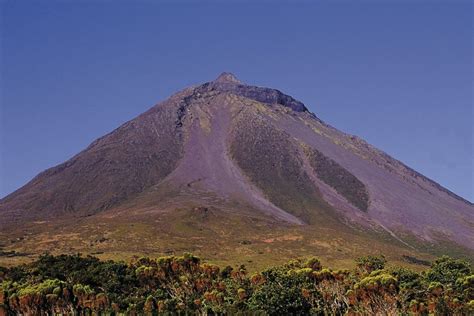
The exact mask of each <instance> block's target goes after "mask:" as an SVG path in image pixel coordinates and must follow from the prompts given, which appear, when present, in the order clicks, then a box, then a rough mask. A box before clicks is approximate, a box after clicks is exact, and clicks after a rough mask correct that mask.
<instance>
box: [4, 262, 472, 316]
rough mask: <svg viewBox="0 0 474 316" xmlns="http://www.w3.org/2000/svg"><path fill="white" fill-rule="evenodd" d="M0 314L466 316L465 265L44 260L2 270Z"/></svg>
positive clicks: (467, 272)
mask: <svg viewBox="0 0 474 316" xmlns="http://www.w3.org/2000/svg"><path fill="white" fill-rule="evenodd" d="M0 282H1V283H0V314H2V315H15V314H29V315H31V314H42V313H44V314H45V313H51V314H54V313H62V314H70V313H77V314H79V315H91V314H92V313H100V312H108V313H112V314H117V313H122V312H125V313H128V314H137V313H138V314H147V315H156V314H158V313H167V312H168V313H178V312H186V313H190V314H215V313H223V312H226V313H238V312H244V313H249V312H251V313H254V314H262V315H288V314H314V315H327V314H330V315H334V314H338V315H339V314H341V315H342V314H349V315H355V314H363V315H366V314H379V315H380V314H383V315H395V314H410V315H431V314H433V315H446V314H455V315H464V314H469V313H473V312H474V275H473V274H472V270H471V267H470V265H469V263H467V262H465V261H463V260H456V259H452V258H449V257H446V256H444V257H441V258H439V259H438V260H436V261H434V262H433V263H432V264H431V267H430V268H429V269H427V270H426V271H423V272H421V273H418V272H414V271H411V270H409V269H406V268H400V267H387V262H386V260H385V258H384V257H382V256H368V257H363V258H359V259H358V260H357V268H356V269H355V270H352V271H351V270H332V269H329V268H325V267H323V266H322V265H321V262H320V261H319V260H318V259H317V258H315V257H311V258H306V259H297V260H292V261H290V262H288V263H286V264H283V265H280V266H276V267H271V268H267V269H265V270H263V271H261V272H258V273H254V274H250V273H248V271H247V270H246V268H245V266H243V265H241V266H239V267H237V268H232V267H230V266H227V267H225V268H221V267H219V266H217V265H214V264H210V263H206V262H203V261H202V260H201V259H200V258H198V257H196V256H193V255H191V254H184V255H183V256H180V257H177V256H167V257H160V258H157V259H151V258H146V257H143V258H136V259H135V260H133V261H132V262H130V263H128V264H126V263H124V262H114V261H100V260H99V259H97V258H94V257H91V256H88V257H82V256H80V255H74V256H70V255H60V256H52V255H49V254H45V255H42V256H41V257H40V258H39V259H38V260H37V261H35V262H33V263H30V264H26V265H20V266H17V267H12V268H3V267H0Z"/></svg>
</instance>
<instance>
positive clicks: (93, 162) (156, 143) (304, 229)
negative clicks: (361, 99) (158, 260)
mask: <svg viewBox="0 0 474 316" xmlns="http://www.w3.org/2000/svg"><path fill="white" fill-rule="evenodd" d="M0 214H1V215H2V217H1V220H0V228H1V231H4V232H9V233H10V234H11V235H12V236H13V235H15V236H20V237H19V238H20V240H21V242H16V243H14V244H12V245H11V246H9V247H10V248H9V249H26V250H28V251H30V252H37V251H38V249H36V250H33V247H32V243H34V241H35V239H36V240H39V239H41V238H43V239H47V240H48V241H47V242H45V243H44V248H41V247H40V248H39V249H42V250H45V249H46V250H48V249H50V248H53V249H69V248H71V247H72V248H74V249H77V248H78V247H79V246H78V245H77V243H79V244H81V241H80V240H81V238H82V239H84V238H85V239H88V237H84V236H83V235H84V234H85V232H89V233H90V232H91V231H92V230H93V228H92V227H95V229H97V228H98V227H99V226H100V224H101V223H107V225H106V227H107V229H105V228H102V229H105V230H106V232H105V233H104V232H102V233H101V234H102V235H107V234H109V235H113V232H118V231H121V229H122V228H119V227H122V226H123V225H124V224H125V223H131V222H136V223H140V225H144V226H143V227H147V228H143V227H142V230H143V231H147V229H148V228H150V227H149V226H150V225H151V223H154V225H155V226H156V227H160V229H159V231H157V230H156V229H155V228H150V231H149V232H147V233H146V234H145V235H146V236H142V235H140V234H141V232H138V231H137V230H139V229H137V228H130V227H129V228H127V229H126V230H125V234H131V235H134V236H135V237H136V241H137V242H138V243H143V242H144V241H145V240H147V238H153V236H154V237H159V238H162V239H163V240H169V241H171V240H175V239H176V238H177V239H176V240H178V241H177V243H178V244H179V247H181V248H182V250H187V249H188V248H190V247H191V246H189V245H190V243H186V242H185V241H184V240H183V239H186V238H195V240H201V241H206V242H208V243H212V242H218V241H216V239H218V240H219V239H223V240H227V239H228V240H232V238H257V237H255V236H258V235H259V234H267V235H272V234H273V233H275V232H279V233H280V234H283V235H286V234H288V232H293V234H296V236H300V235H301V236H303V237H301V238H302V239H301V240H300V239H299V237H294V236H295V235H291V234H290V235H291V236H292V237H288V236H287V238H290V240H291V238H293V239H295V238H296V239H295V240H292V242H297V243H298V242H299V244H298V246H299V247H301V252H303V253H304V252H305V251H310V250H308V249H306V250H305V243H307V244H309V243H311V242H308V241H306V242H305V241H302V240H304V239H309V240H311V239H312V238H314V237H315V236H316V235H317V234H319V233H321V232H322V231H325V233H324V234H325V236H326V237H324V238H326V239H329V240H338V239H339V238H340V237H341V236H345V238H349V239H347V240H350V239H351V237H348V236H359V235H360V234H362V235H360V236H362V237H360V238H361V239H360V245H359V246H360V247H362V246H363V245H364V242H365V241H367V240H370V241H371V242H374V243H377V242H380V243H381V247H383V245H387V247H398V248H397V249H398V250H397V251H398V252H400V251H409V252H413V251H414V252H415V253H418V254H419V253H426V254H429V253H430V251H431V252H432V251H434V250H436V249H442V245H448V247H451V245H455V246H453V247H454V248H456V247H459V249H464V250H462V251H464V252H465V253H468V254H470V255H472V251H474V234H473V231H474V207H473V205H472V204H471V203H470V202H468V201H465V200H463V199H462V198H460V197H458V196H456V195H455V194H454V193H452V192H450V191H448V190H446V189H444V188H442V187H441V186H440V185H438V184H436V183H435V182H433V181H431V180H429V179H427V178H426V177H424V176H422V175H421V174H419V173H417V172H415V171H414V170H412V169H410V168H408V167H406V166H405V165H403V164H402V163H401V162H399V161H397V160H395V159H393V158H391V157H390V156H388V155H386V154H385V153H383V152H381V151H379V150H377V149H376V148H373V147H372V146H370V145H369V144H367V143H366V142H364V141H363V140H361V139H359V138H357V137H355V136H351V135H347V134H344V133H342V132H340V131H338V130H337V129H335V128H333V127H331V126H329V125H327V124H325V123H324V122H322V121H321V120H320V119H319V118H317V117H316V116H315V115H314V114H312V113H310V112H309V111H308V110H307V108H306V107H305V105H304V104H302V103H301V102H299V101H297V100H295V99H293V98H292V97H290V96H287V95H285V94H283V93H282V92H280V91H278V90H275V89H270V88H261V87H255V86H249V85H245V84H242V83H241V82H239V81H238V80H237V79H236V78H235V77H234V76H233V75H232V74H229V73H223V74H222V75H221V76H219V77H218V78H217V79H216V80H214V81H212V82H208V83H205V84H203V85H199V86H196V87H191V88H187V89H185V90H183V91H181V92H179V93H177V94H175V95H173V96H172V97H170V98H169V99H168V100H166V101H164V102H162V103H160V104H158V105H156V106H154V107H153V108H151V109H150V110H149V111H147V112H145V113H143V114H141V115H140V116H138V117H137V118H135V119H133V120H131V121H129V122H127V123H125V124H124V125H122V126H120V127H119V128H118V129H116V130H115V131H113V132H111V133H110V134H108V135H105V136H104V137H101V138H99V139H98V140H96V141H95V142H93V143H92V144H91V145H90V146H89V147H88V148H86V149H85V150H84V151H82V152H81V153H79V154H78V155H76V156H74V157H73V158H71V159H70V160H68V161H67V162H65V163H63V164H61V165H59V166H56V167H53V168H51V169H48V170H46V171H44V172H42V173H41V174H39V175H38V176H37V177H35V178H34V179H33V180H32V181H31V182H29V183H28V184H26V185H25V186H24V187H22V188H20V189H19V190H17V191H16V192H14V193H12V194H11V195H9V196H7V197H5V198H4V199H2V200H0ZM79 223H81V224H79ZM229 225H230V226H233V227H232V228H228V227H229ZM46 227H49V228H47V229H46ZM51 227H54V229H52V231H51ZM173 227H174V228H173ZM64 229H67V230H68V231H70V232H71V231H72V232H74V234H76V235H77V236H81V238H79V237H78V238H76V239H75V241H70V242H68V241H67V238H65V235H64V234H65V232H64ZM55 230H57V231H55ZM329 232H330V233H329ZM315 234H316V235H315ZM92 235H93V234H92ZM267 235H266V236H267ZM5 236H7V233H5ZM25 236H26V238H25ZM28 236H30V237H28ZM39 236H42V237H41V238H40V237H39ZM58 236H62V237H61V238H60V237H58ZM236 236H238V237H236ZM272 236H273V235H272ZM116 237H117V236H116ZM231 237H232V238H231ZM267 237H268V236H267ZM318 237H319V238H321V235H318ZM0 238H2V236H0ZM117 238H118V239H120V236H118V237H117ZM259 238H260V237H259ZM272 238H273V239H272ZM272 238H267V239H264V238H263V237H261V238H260V239H258V238H257V239H258V240H260V241H262V240H275V238H276V240H278V238H282V237H281V235H279V237H278V236H277V237H275V238H274V237H272ZM354 238H355V237H354ZM3 239H5V241H8V238H7V237H4V238H3ZM43 239H41V240H43ZM58 239H61V241H58ZM51 240H53V241H51ZM283 240H284V242H287V241H288V240H285V239H283ZM343 240H345V239H344V238H343ZM354 240H357V238H355V239H354ZM280 241H281V240H280ZM59 244H61V246H60V247H59V248H57V247H58V245H59ZM193 244H195V243H193ZM382 244H383V245H382ZM54 245H56V246H54ZM225 245H227V244H225ZM99 246H100V247H99ZM116 246H117V244H115V246H114V247H116ZM319 246H320V245H319ZM319 246H318V247H319ZM22 247H23V248H22ZM48 247H49V248H48ZM54 247H56V248H54ZM81 247H82V248H81ZM101 247H102V248H106V246H105V245H96V244H94V243H93V242H92V244H90V243H89V248H90V249H96V248H97V249H99V248H101ZM133 247H134V246H133V242H132V241H131V240H128V241H126V240H125V241H122V245H121V249H122V251H123V250H124V249H125V250H126V249H133ZM157 247H159V248H160V247H162V245H161V244H160V245H159V246H157ZM281 247H283V248H285V247H288V245H282V246H281ZM79 248H80V249H84V245H83V244H82V245H81V246H80V247H79ZM112 248H113V247H112ZM112 248H110V249H112ZM191 248H192V247H191ZM250 248H252V247H250ZM356 248H357V247H356V246H354V249H356ZM451 248H452V247H451ZM90 249H89V250H90ZM110 249H108V250H107V251H106V252H109V251H110ZM400 249H405V250H400ZM426 249H428V250H426ZM430 249H431V250H430ZM433 249H434V250H433ZM155 250H156V249H155ZM155 250H152V251H155ZM176 250H177V248H176V247H174V248H173V247H172V249H171V250H170V251H176ZM163 251H164V249H160V250H159V251H158V252H163ZM282 251H283V250H282ZM284 251H290V250H289V249H286V248H285V249H284ZM426 251H428V252H426ZM285 255H289V254H288V253H286V254H285Z"/></svg>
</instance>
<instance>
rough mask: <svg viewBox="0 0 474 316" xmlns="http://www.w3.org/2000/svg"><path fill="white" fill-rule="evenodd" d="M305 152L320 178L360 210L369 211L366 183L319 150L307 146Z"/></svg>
mask: <svg viewBox="0 0 474 316" xmlns="http://www.w3.org/2000/svg"><path fill="white" fill-rule="evenodd" d="M305 151H306V154H307V156H308V158H309V162H310V164H311V167H313V169H314V171H315V172H316V174H317V176H318V178H320V179H321V180H322V181H324V182H325V183H326V184H327V185H329V186H331V187H333V188H334V189H335V190H336V191H337V192H338V193H339V194H341V195H342V196H343V197H345V198H346V199H347V200H348V201H349V202H350V203H351V204H352V205H354V206H355V207H357V208H358V209H359V210H361V211H367V208H368V207H369V194H368V193H367V188H366V187H365V185H364V183H362V182H361V181H360V180H359V179H357V177H356V176H354V175H353V174H352V173H350V172H349V171H347V170H346V169H345V168H344V167H342V166H341V165H339V164H338V163H337V162H335V161H334V160H332V159H330V158H328V157H326V156H325V155H323V153H321V152H319V151H318V150H316V149H314V148H310V147H308V146H305Z"/></svg>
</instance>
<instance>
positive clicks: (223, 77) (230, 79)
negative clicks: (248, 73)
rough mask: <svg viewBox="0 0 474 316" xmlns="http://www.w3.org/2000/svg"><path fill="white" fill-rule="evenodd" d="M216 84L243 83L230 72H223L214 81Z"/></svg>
mask: <svg viewBox="0 0 474 316" xmlns="http://www.w3.org/2000/svg"><path fill="white" fill-rule="evenodd" d="M214 82H219V83H237V84H240V83H242V82H241V81H240V80H239V79H237V77H236V76H235V75H234V74H233V73H230V72H223V73H221V74H220V75H219V77H217V78H216V80H214Z"/></svg>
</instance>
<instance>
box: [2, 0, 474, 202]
mask: <svg viewBox="0 0 474 316" xmlns="http://www.w3.org/2000/svg"><path fill="white" fill-rule="evenodd" d="M0 2H1V11H2V12H1V13H2V15H1V21H0V22H1V26H0V29H1V58H2V60H1V72H0V73H1V81H0V88H1V103H0V104H1V121H0V122H1V125H0V137H1V143H0V146H1V150H0V153H1V158H0V159H1V160H0V161H1V164H0V179H1V182H0V197H1V196H5V195H6V194H8V193H10V192H12V191H14V190H15V189H17V188H19V187H20V186H21V185H23V184H25V183H26V182H27V181H29V180H30V179H31V178H32V177H33V176H35V175H36V174H37V173H38V172H40V171H42V170H44V169H46V168H48V167H52V166H54V165H56V164H58V163H61V162H63V161H64V160H66V159H68V158H70V157H71V156H72V155H74V154H75V153H77V152H79V151H80V150H82V149H83V148H85V147H86V146H87V145H88V144H89V143H90V142H92V141H93V140H94V139H95V138H97V137H99V136H101V135H103V134H105V133H107V132H109V131H111V130H113V129H114V128H115V127H117V126H118V125H119V124H121V123H123V122H125V121H127V120H129V119H131V118H133V117H134V116H136V115H137V114H139V113H141V112H143V111H145V110H146V109H148V108H149V107H150V106H152V105H153V104H155V103H157V102H158V101H160V100H163V99H165V98H167V97H168V96H169V95H170V94H172V93H173V92H175V91H177V90H179V89H181V88H183V87H185V86H188V85H190V84H195V83H200V82H205V81H209V80H212V79H214V78H215V77H216V76H217V75H218V74H219V73H220V72H222V71H231V72H233V73H235V74H236V75H237V76H238V77H239V78H240V79H241V80H243V81H246V82H248V83H252V84H256V85H262V86H269V87H275V88H278V89H280V90H283V91H284V92H286V93H288V94H290V95H292V96H294V97H295V98H297V99H299V100H301V101H303V102H304V103H305V104H306V105H307V106H308V107H309V108H310V109H311V111H313V112H315V113H316V115H318V116H319V117H320V118H322V119H323V120H325V121H326V122H328V123H329V124H331V125H333V126H336V127H337V128H339V129H341V130H343V131H346V132H348V133H352V134H356V135H358V136H360V137H362V138H364V139H366V140H367V141H368V142H370V143H371V144H373V145H375V146H377V147H379V148H380V149H382V150H384V151H386V152H387V153H389V154H390V155H392V156H394V157H395V158H397V159H399V160H401V161H403V162H405V163H406V164H408V165H409V166H411V167H413V168H415V169H416V170H418V171H420V172H421V173H423V174H425V175H427V176H428V177H430V178H432V179H434V180H435V181H437V182H439V183H440V184H442V185H443V186H445V187H447V188H448V189H450V190H452V191H454V192H456V193H457V194H459V195H461V196H463V197H465V198H467V199H469V200H471V201H473V200H474V188H473V160H474V158H473V128H472V125H473V124H474V123H473V122H474V118H473V98H472V96H473V95H472V84H473V80H472V79H473V60H472V54H473V51H472V36H473V29H472V16H473V8H472V5H471V3H470V1H464V2H463V1H416V0H414V1H398V2H397V1H377V2H379V3H380V2H382V4H377V2H375V1H360V2H358V4H353V3H352V2H349V1H332V4H331V3H330V2H318V3H317V4H316V5H314V4H310V3H309V2H296V3H293V4H290V1H288V2H279V3H278V2H276V1H263V2H260V3H259V4H258V5H255V4H252V3H251V2H250V1H233V2H231V4H227V5H224V4H219V3H218V2H219V1H214V2H209V1H208V2H201V4H199V5H197V4H192V3H191V2H184V1H178V4H173V3H172V2H171V1H169V2H155V1H141V2H138V4H137V2H135V4H133V3H132V2H126V1H99V0H97V1H75V2H73V1H53V0H51V1H34V2H28V1H1V0H0Z"/></svg>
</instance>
